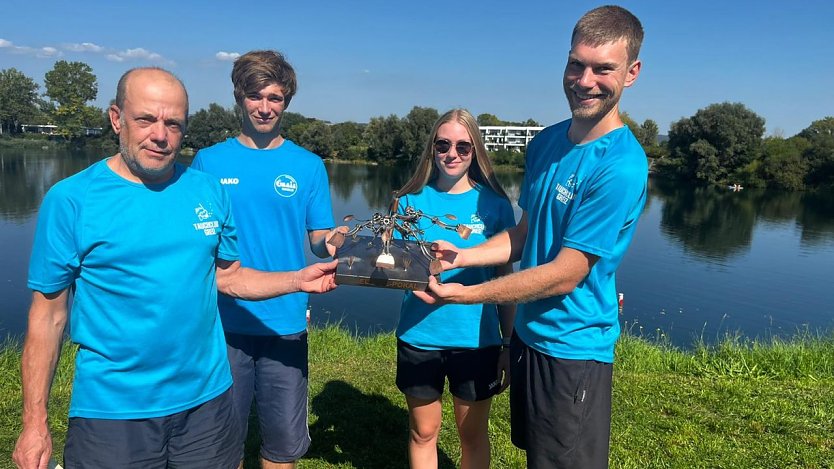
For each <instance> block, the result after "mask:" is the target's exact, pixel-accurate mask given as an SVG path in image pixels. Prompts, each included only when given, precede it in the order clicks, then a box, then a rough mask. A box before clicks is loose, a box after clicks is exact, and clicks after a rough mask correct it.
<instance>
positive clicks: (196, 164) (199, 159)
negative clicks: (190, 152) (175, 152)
mask: <svg viewBox="0 0 834 469" xmlns="http://www.w3.org/2000/svg"><path fill="white" fill-rule="evenodd" d="M202 153H203V152H202V150H201V151H198V152H197V155H195V156H194V159H193V160H192V161H191V168H193V169H196V170H197V171H202V170H203V155H202Z"/></svg>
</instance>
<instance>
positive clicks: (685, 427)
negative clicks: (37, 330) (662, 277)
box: [0, 327, 834, 469]
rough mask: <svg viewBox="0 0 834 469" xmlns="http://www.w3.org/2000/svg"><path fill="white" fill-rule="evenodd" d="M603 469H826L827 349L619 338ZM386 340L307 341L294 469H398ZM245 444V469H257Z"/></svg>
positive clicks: (821, 341)
mask: <svg viewBox="0 0 834 469" xmlns="http://www.w3.org/2000/svg"><path fill="white" fill-rule="evenodd" d="M72 355H73V348H72V347H70V346H66V347H65V349H64V354H63V356H62V359H61V363H60V366H59V370H58V372H57V374H56V378H55V383H54V385H53V388H52V399H51V401H50V410H51V418H50V422H51V428H52V431H53V438H54V440H55V441H54V444H55V449H56V453H58V454H57V455H56V459H58V460H60V453H61V451H62V447H63V441H64V433H65V431H66V412H67V405H68V402H69V392H70V385H71V380H72V360H71V359H72ZM616 356H617V358H616V360H617V362H616V364H615V367H614V402H613V421H612V441H611V460H610V461H611V464H610V466H611V467H612V468H641V469H644V468H684V469H694V468H774V469H776V468H779V469H782V468H834V337H816V336H810V335H803V336H798V337H796V338H795V339H792V340H790V341H779V340H770V341H767V342H762V341H752V342H750V341H742V340H739V339H737V338H733V337H728V338H727V339H725V340H724V341H723V342H722V343H721V344H720V345H718V346H715V347H707V346H696V347H695V349H694V350H693V351H680V350H677V349H674V348H672V347H669V346H667V345H664V344H657V343H651V342H648V341H646V340H643V339H641V338H637V337H634V336H629V335H624V336H623V337H622V338H621V339H620V342H619V343H618V346H617V355H616ZM395 358H396V351H395V338H394V336H393V335H392V334H383V335H378V336H374V337H367V338H356V337H354V336H352V335H351V334H350V333H349V332H346V331H344V330H343V329H339V328H338V327H327V328H317V329H313V330H311V332H310V362H311V364H310V375H311V376H310V388H311V389H310V391H311V393H310V411H311V413H310V434H311V436H312V439H313V445H312V447H311V448H310V452H309V453H308V454H307V456H306V457H305V458H304V459H303V460H302V461H301V463H300V467H302V468H363V469H365V468H397V467H406V466H407V462H406V438H407V429H408V416H407V411H406V406H405V399H404V398H403V397H402V395H401V394H400V393H399V391H398V390H397V388H396V387H395V386H394V373H395ZM19 367H20V353H19V350H18V346H17V345H15V344H9V345H8V346H7V347H5V348H4V350H3V351H2V352H0V375H1V376H0V468H5V467H14V466H13V464H12V462H11V457H10V455H11V452H12V450H13V448H14V443H15V440H16V438H17V435H18V432H19V431H20V407H21V396H20V378H19ZM445 407H446V408H445V409H444V422H443V429H442V431H441V435H440V448H439V453H440V466H441V467H456V466H457V463H458V461H459V457H460V456H459V448H458V441H457V434H456V432H455V429H454V418H453V416H452V413H451V406H450V405H447V406H445ZM492 407H493V410H492V414H491V419H490V423H489V432H490V439H491V441H492V454H493V467H496V468H516V467H524V463H525V459H524V453H523V452H521V451H519V450H517V449H515V448H514V447H513V446H512V444H511V443H510V439H509V432H510V424H509V402H508V394H507V393H504V394H501V395H499V396H497V397H496V398H495V399H494V401H493V406H492ZM256 438H257V435H255V434H252V435H250V441H249V443H250V444H249V445H248V447H247V461H246V467H247V468H255V467H257V464H256V460H257V442H256Z"/></svg>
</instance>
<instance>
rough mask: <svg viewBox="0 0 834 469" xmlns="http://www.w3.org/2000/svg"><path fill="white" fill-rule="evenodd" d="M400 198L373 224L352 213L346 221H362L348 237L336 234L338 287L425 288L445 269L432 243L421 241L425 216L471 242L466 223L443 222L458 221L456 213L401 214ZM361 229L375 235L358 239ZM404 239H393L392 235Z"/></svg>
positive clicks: (411, 210) (414, 211) (413, 211)
mask: <svg viewBox="0 0 834 469" xmlns="http://www.w3.org/2000/svg"><path fill="white" fill-rule="evenodd" d="M398 200H399V199H398V198H394V201H393V203H392V204H391V208H390V210H389V211H388V214H387V215H383V214H380V213H374V214H373V216H372V217H371V218H370V220H359V219H356V218H355V217H354V216H353V215H347V216H345V217H344V221H345V222H346V223H349V222H351V221H354V220H356V221H358V222H359V223H358V224H357V225H355V226H354V227H353V228H351V229H350V230H348V232H347V233H341V232H337V233H336V234H335V235H334V236H333V238H332V239H331V240H330V241H329V243H330V244H331V245H333V246H335V247H336V256H335V257H337V258H338V259H339V264H338V266H337V267H336V283H337V284H346V285H368V286H375V287H385V288H399V289H402V290H425V289H426V287H427V286H428V283H429V276H431V275H438V274H439V273H440V272H442V271H443V268H442V267H441V265H440V261H439V260H437V259H435V258H434V256H433V255H432V253H431V242H428V241H426V240H425V239H424V238H423V235H424V234H425V232H424V231H425V230H421V229H420V228H419V227H418V222H419V221H420V220H421V219H423V218H425V219H427V220H429V221H431V223H432V224H434V225H437V226H439V227H441V228H445V229H447V230H452V231H456V232H457V233H458V235H460V237H461V238H463V239H467V238H469V234H470V233H472V230H471V229H470V228H469V227H468V226H465V225H461V224H455V225H453V224H450V223H446V222H444V221H443V220H441V218H445V219H447V220H450V221H455V220H456V219H457V217H455V216H454V215H450V214H447V215H442V216H439V217H438V216H433V215H428V214H425V213H423V212H422V211H420V210H417V209H415V208H413V207H406V208H405V213H404V214H401V213H397V204H398ZM362 230H367V231H369V232H370V233H371V234H372V236H360V235H359V232H360V231H362ZM395 231H396V232H397V233H399V234H400V236H401V238H402V239H395V238H394V232H395Z"/></svg>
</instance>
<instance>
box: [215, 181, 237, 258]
mask: <svg viewBox="0 0 834 469" xmlns="http://www.w3.org/2000/svg"><path fill="white" fill-rule="evenodd" d="M220 189H221V200H222V201H223V207H224V210H225V215H224V217H223V220H221V223H222V226H223V229H222V230H221V232H220V243H219V244H218V245H217V258H219V259H223V260H226V261H237V260H240V252H239V251H238V247H237V227H236V226H235V217H234V215H233V214H232V201H231V198H230V197H229V194H228V192H226V190H225V189H223V188H222V187H221V188H220Z"/></svg>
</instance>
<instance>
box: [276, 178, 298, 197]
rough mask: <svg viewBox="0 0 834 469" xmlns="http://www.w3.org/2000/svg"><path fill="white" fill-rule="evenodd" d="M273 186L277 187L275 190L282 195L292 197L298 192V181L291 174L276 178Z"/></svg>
mask: <svg viewBox="0 0 834 469" xmlns="http://www.w3.org/2000/svg"><path fill="white" fill-rule="evenodd" d="M273 186H274V187H275V192H277V193H278V195H280V196H281V197H292V196H294V195H295V193H296V192H298V183H297V182H295V178H294V177H292V176H290V175H289V174H282V175H280V176H278V177H277V178H275V182H274V183H273Z"/></svg>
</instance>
